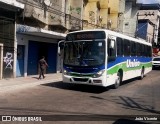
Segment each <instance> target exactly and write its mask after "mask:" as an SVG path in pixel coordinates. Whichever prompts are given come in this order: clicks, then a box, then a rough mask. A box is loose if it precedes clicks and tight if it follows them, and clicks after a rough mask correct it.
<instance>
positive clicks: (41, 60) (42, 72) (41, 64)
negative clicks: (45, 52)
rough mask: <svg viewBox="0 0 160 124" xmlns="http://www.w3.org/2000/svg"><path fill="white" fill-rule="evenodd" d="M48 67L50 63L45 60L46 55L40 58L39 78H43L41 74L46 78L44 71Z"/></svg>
mask: <svg viewBox="0 0 160 124" xmlns="http://www.w3.org/2000/svg"><path fill="white" fill-rule="evenodd" d="M46 67H48V64H47V62H46V60H45V57H44V56H42V58H41V59H40V60H39V68H40V72H39V78H38V79H41V76H43V79H44V78H45V76H44V71H45V69H46Z"/></svg>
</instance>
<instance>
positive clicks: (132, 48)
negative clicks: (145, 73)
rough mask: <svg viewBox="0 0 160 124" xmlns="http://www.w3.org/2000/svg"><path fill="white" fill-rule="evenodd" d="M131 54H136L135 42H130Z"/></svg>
mask: <svg viewBox="0 0 160 124" xmlns="http://www.w3.org/2000/svg"><path fill="white" fill-rule="evenodd" d="M131 56H136V43H135V42H131Z"/></svg>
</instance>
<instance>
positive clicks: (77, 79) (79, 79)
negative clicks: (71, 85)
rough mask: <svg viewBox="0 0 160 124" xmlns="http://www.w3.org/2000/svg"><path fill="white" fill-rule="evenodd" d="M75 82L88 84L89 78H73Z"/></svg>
mask: <svg viewBox="0 0 160 124" xmlns="http://www.w3.org/2000/svg"><path fill="white" fill-rule="evenodd" d="M73 80H74V81H81V82H87V81H88V78H73Z"/></svg>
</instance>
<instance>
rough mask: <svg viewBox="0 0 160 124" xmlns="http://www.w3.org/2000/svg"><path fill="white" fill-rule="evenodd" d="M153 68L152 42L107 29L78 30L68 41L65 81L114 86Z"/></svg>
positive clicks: (69, 36) (64, 64) (66, 42)
mask: <svg viewBox="0 0 160 124" xmlns="http://www.w3.org/2000/svg"><path fill="white" fill-rule="evenodd" d="M151 70H152V45H151V43H148V42H146V41H145V40H140V39H136V38H133V37H129V36H126V35H124V34H120V33H118V32H114V31H110V30H106V29H94V30H82V31H74V32H70V33H68V34H67V36H66V39H65V41H64V56H63V74H62V75H63V82H65V83H73V84H89V85H97V86H103V87H107V86H110V85H112V86H114V88H118V87H119V86H120V84H121V83H122V82H123V81H125V80H128V79H131V78H135V77H139V78H140V79H143V77H144V76H145V75H146V74H147V73H148V72H150V71H151Z"/></svg>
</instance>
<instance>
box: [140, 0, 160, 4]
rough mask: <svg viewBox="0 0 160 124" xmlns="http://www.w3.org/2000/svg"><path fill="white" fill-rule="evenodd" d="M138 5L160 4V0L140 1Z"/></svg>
mask: <svg viewBox="0 0 160 124" xmlns="http://www.w3.org/2000/svg"><path fill="white" fill-rule="evenodd" d="M138 3H143V4H154V3H160V0H138Z"/></svg>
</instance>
